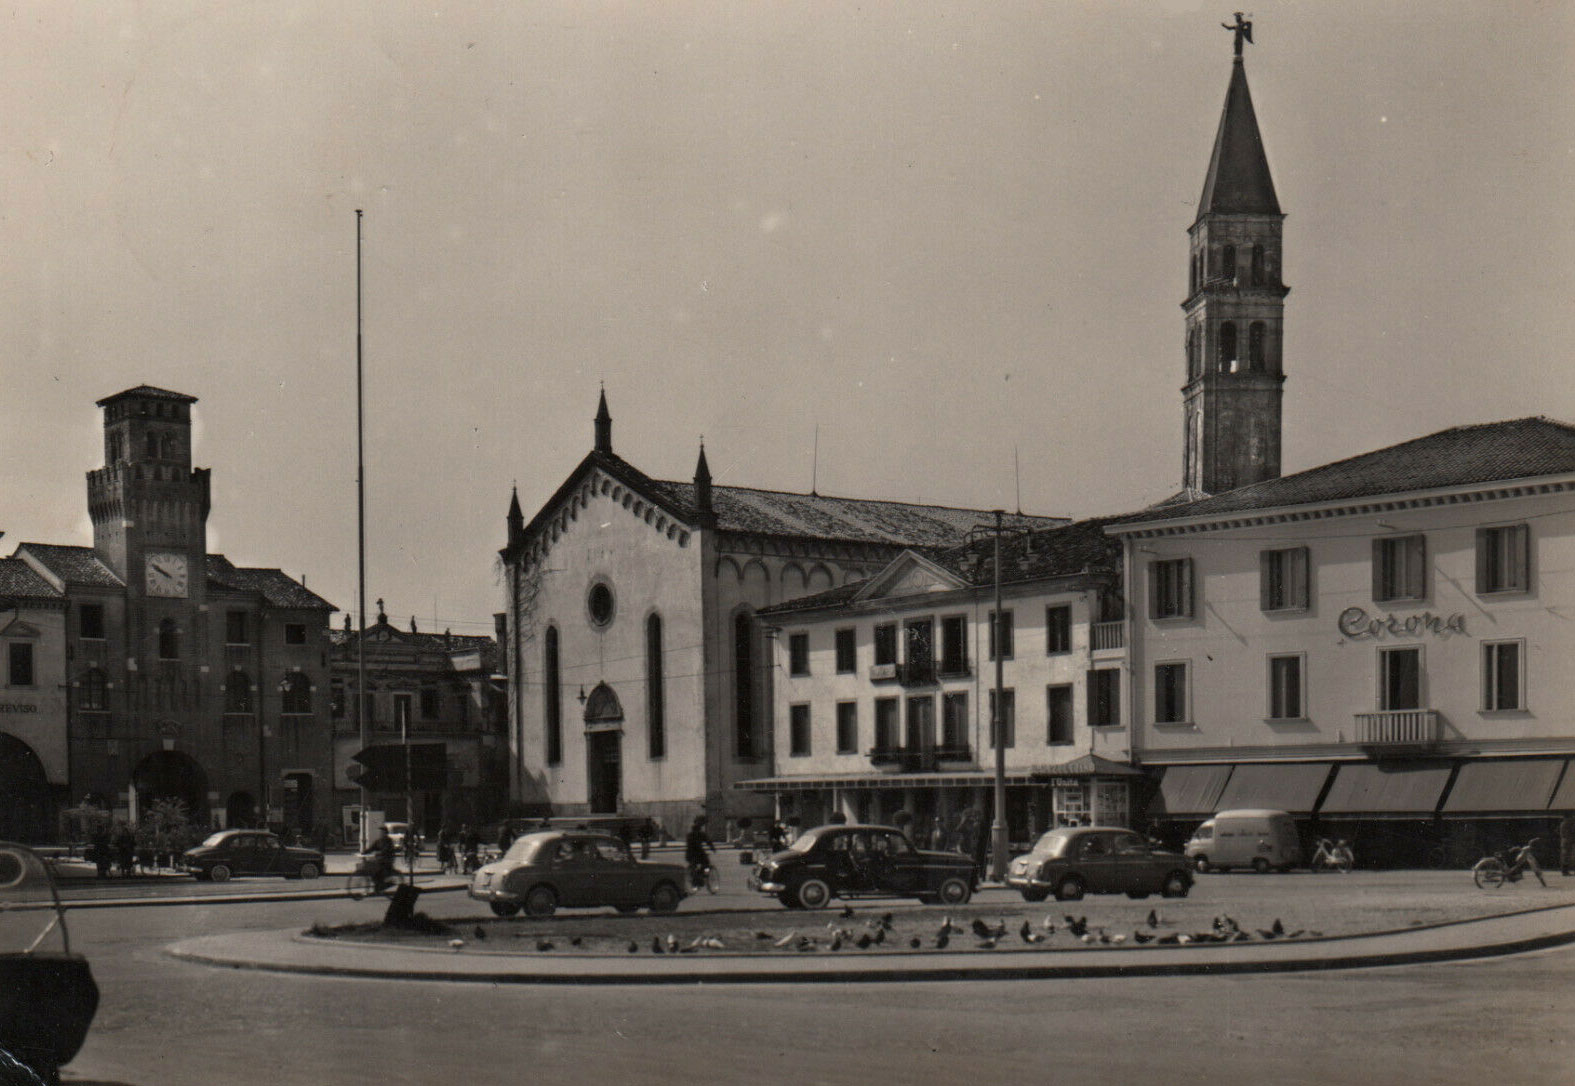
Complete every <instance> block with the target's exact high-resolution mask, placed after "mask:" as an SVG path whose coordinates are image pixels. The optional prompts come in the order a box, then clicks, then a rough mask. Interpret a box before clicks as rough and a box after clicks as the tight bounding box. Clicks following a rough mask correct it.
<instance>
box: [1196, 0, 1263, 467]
mask: <svg viewBox="0 0 1575 1086" xmlns="http://www.w3.org/2000/svg"><path fill="white" fill-rule="evenodd" d="M1226 29H1227V30H1231V31H1234V32H1235V34H1236V52H1235V58H1234V60H1233V62H1232V65H1231V74H1230V86H1229V87H1228V88H1227V89H1226V92H1225V108H1224V110H1223V112H1222V113H1221V115H1220V124H1219V130H1218V132H1217V133H1216V134H1215V137H1214V153H1213V155H1212V156H1211V157H1210V159H1209V172H1208V176H1207V178H1206V179H1205V180H1204V182H1203V196H1202V199H1201V200H1199V202H1198V214H1197V219H1196V220H1195V221H1194V222H1193V224H1192V227H1191V228H1190V229H1189V230H1188V234H1189V236H1190V238H1191V246H1190V250H1191V262H1190V270H1189V273H1188V290H1187V300H1186V301H1185V302H1183V303H1182V306H1181V308H1182V312H1183V313H1184V314H1185V321H1186V359H1187V371H1186V372H1187V379H1186V384H1185V385H1183V386H1182V403H1183V410H1184V414H1185V439H1184V449H1185V454H1184V459H1183V468H1182V486H1183V487H1184V488H1185V490H1186V491H1187V492H1188V493H1189V494H1190V495H1191V496H1193V497H1198V496H1202V495H1204V494H1218V493H1221V492H1223V491H1226V490H1234V489H1236V488H1237V487H1242V486H1248V485H1250V484H1252V483H1258V482H1262V481H1263V480H1265V479H1274V478H1277V477H1278V476H1279V474H1280V402H1281V399H1282V387H1281V386H1283V385H1284V383H1285V370H1284V365H1283V357H1282V348H1283V342H1284V335H1283V333H1284V310H1285V296H1286V295H1287V294H1289V293H1290V288H1289V287H1287V286H1286V285H1285V284H1284V283H1282V282H1281V281H1280V268H1281V255H1282V248H1281V239H1282V232H1283V226H1284V221H1285V216H1284V215H1283V214H1281V212H1280V202H1279V199H1278V198H1277V197H1276V196H1275V192H1274V181H1273V179H1272V178H1271V177H1270V175H1269V161H1268V158H1267V156H1266V155H1265V154H1264V150H1263V139H1262V137H1261V136H1260V135H1259V133H1258V118H1257V115H1256V114H1255V113H1254V111H1253V108H1252V95H1251V93H1250V92H1249V91H1248V89H1247V72H1246V68H1245V66H1244V65H1243V63H1242V43H1243V41H1246V42H1251V41H1252V24H1251V23H1250V22H1244V21H1243V20H1242V18H1241V16H1240V15H1239V14H1238V15H1237V16H1236V25H1235V26H1230V25H1227V26H1226Z"/></svg>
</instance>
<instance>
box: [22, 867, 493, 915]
mask: <svg viewBox="0 0 1575 1086" xmlns="http://www.w3.org/2000/svg"><path fill="white" fill-rule="evenodd" d="M330 877H331V876H330ZM336 881H337V880H336ZM466 888H467V884H465V883H455V884H454V885H452V886H422V887H420V890H421V892H422V894H446V893H452V892H453V891H455V890H464V889H466ZM344 896H345V888H344V883H343V882H342V881H337V885H335V886H333V887H332V888H331V889H329V888H324V889H320V890H276V891H271V892H270V891H267V890H258V891H254V892H252V893H244V894H193V895H191V896H189V897H116V898H84V897H71V896H69V895H67V894H61V895H60V904H61V907H62V908H64V909H66V910H67V911H68V912H74V911H76V910H77V909H128V908H133V907H136V906H149V905H250V904H255V903H257V902H260V901H327V900H331V899H333V898H341V897H344ZM54 907H55V905H54V902H40V903H28V904H22V905H10V906H7V908H8V909H11V910H14V911H20V910H25V909H53V908H54Z"/></svg>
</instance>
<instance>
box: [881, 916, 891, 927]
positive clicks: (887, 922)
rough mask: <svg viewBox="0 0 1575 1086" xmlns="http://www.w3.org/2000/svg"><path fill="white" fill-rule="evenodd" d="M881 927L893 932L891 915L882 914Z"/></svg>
mask: <svg viewBox="0 0 1575 1086" xmlns="http://www.w3.org/2000/svg"><path fill="white" fill-rule="evenodd" d="M880 926H881V927H883V928H885V929H886V930H887V931H890V930H891V913H881V914H880Z"/></svg>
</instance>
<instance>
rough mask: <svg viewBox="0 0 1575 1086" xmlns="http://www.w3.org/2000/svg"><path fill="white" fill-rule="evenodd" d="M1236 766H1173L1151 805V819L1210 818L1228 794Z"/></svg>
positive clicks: (1161, 782)
mask: <svg viewBox="0 0 1575 1086" xmlns="http://www.w3.org/2000/svg"><path fill="white" fill-rule="evenodd" d="M1232 768H1233V767H1232V766H1228V765H1173V766H1167V767H1166V768H1165V776H1164V777H1163V778H1162V779H1161V780H1160V782H1159V793H1158V794H1157V795H1155V797H1154V802H1152V803H1150V804H1149V808H1148V816H1149V817H1150V818H1188V817H1199V818H1203V817H1207V816H1209V815H1211V814H1213V813H1214V811H1215V810H1216V808H1215V803H1216V801H1218V800H1219V798H1220V793H1221V792H1223V791H1224V790H1225V782H1226V781H1228V780H1229V779H1230V773H1231V769H1232Z"/></svg>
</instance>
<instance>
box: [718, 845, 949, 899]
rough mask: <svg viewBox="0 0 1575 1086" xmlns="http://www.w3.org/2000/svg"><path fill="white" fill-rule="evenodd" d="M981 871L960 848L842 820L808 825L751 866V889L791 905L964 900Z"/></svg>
mask: <svg viewBox="0 0 1575 1086" xmlns="http://www.w3.org/2000/svg"><path fill="white" fill-rule="evenodd" d="M978 882H979V872H978V868H977V867H976V866H975V865H974V862H973V860H972V859H970V858H969V857H967V856H964V855H963V854H962V853H960V852H930V851H925V850H921V849H918V848H915V847H914V846H913V842H911V841H909V840H908V838H907V836H906V835H905V834H904V833H903V832H902V831H901V830H899V829H896V828H895V827H892V826H866V825H857V824H844V825H834V826H819V827H816V828H815V829H812V830H809V831H808V832H806V833H804V834H803V835H802V836H800V837H799V838H798V840H796V841H794V842H793V843H792V844H791V845H789V846H788V847H787V848H786V849H785V850H784V851H782V852H778V853H776V854H774V855H772V856H771V857H769V858H768V859H766V860H765V861H764V862H763V863H761V864H760V865H758V866H757V867H756V868H755V871H754V874H753V875H751V876H750V879H749V885H750V888H751V889H754V890H758V891H759V892H761V893H763V894H771V895H773V896H775V897H776V899H777V900H778V901H780V902H781V903H782V904H783V905H785V906H787V907H788V908H790V909H821V908H824V907H825V906H826V904H827V903H828V902H830V901H831V899H832V898H834V897H838V898H854V897H875V896H893V895H895V896H899V897H915V898H918V899H919V900H920V901H922V902H925V903H926V904H932V903H936V902H939V903H942V904H945V905H962V904H964V903H965V902H967V900H968V899H969V898H970V897H972V896H973V892H974V890H975V888H976V887H977V886H978Z"/></svg>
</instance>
